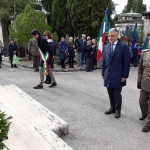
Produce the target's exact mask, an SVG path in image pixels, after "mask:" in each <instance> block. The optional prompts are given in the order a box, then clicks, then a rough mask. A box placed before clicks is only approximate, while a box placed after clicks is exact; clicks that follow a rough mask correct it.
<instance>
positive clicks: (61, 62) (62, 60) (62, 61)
mask: <svg viewBox="0 0 150 150" xmlns="http://www.w3.org/2000/svg"><path fill="white" fill-rule="evenodd" d="M60 64H61V67H62V68H65V59H61V60H60Z"/></svg>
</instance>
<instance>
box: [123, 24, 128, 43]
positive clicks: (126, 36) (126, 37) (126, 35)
mask: <svg viewBox="0 0 150 150" xmlns="http://www.w3.org/2000/svg"><path fill="white" fill-rule="evenodd" d="M124 39H125V40H126V41H127V40H128V39H129V26H126V31H125V35H124Z"/></svg>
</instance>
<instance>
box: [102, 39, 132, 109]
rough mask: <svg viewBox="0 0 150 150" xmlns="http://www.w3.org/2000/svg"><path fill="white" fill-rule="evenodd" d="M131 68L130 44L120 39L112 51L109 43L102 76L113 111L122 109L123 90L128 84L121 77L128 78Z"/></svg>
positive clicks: (105, 49) (105, 50) (105, 52)
mask: <svg viewBox="0 0 150 150" xmlns="http://www.w3.org/2000/svg"><path fill="white" fill-rule="evenodd" d="M129 69H130V52H129V48H128V46H127V45H126V44H124V43H122V42H121V41H120V40H118V42H117V44H116V45H115V49H114V50H113V52H111V45H110V44H107V45H106V46H105V48H104V55H103V64H102V76H103V77H104V86H105V87H107V91H108V95H109V99H110V105H111V109H112V110H113V111H119V112H120V111H121V105H122V96H121V91H122V87H123V86H125V85H126V82H121V79H122V78H128V76H129Z"/></svg>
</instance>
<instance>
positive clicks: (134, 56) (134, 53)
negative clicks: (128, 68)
mask: <svg viewBox="0 0 150 150" xmlns="http://www.w3.org/2000/svg"><path fill="white" fill-rule="evenodd" d="M138 49H139V48H138V44H136V46H135V47H134V48H133V49H132V50H133V66H134V67H137V66H138V65H137V64H138Z"/></svg>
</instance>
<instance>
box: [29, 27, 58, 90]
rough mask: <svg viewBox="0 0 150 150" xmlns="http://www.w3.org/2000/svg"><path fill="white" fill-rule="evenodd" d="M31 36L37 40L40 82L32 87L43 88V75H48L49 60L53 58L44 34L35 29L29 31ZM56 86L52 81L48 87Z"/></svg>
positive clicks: (49, 71)
mask: <svg viewBox="0 0 150 150" xmlns="http://www.w3.org/2000/svg"><path fill="white" fill-rule="evenodd" d="M31 34H32V37H33V38H35V39H36V40H37V42H38V48H39V52H40V67H39V72H40V79H41V82H40V84H38V85H37V86H35V87H34V89H43V83H44V75H50V74H51V69H50V68H49V67H50V65H49V60H50V59H51V58H53V55H52V48H51V47H50V46H49V44H48V41H47V40H46V38H45V37H44V36H42V35H41V34H40V33H39V31H37V30H36V29H34V30H32V31H31ZM54 86H57V84H56V82H53V83H52V85H50V86H49V87H54Z"/></svg>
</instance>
